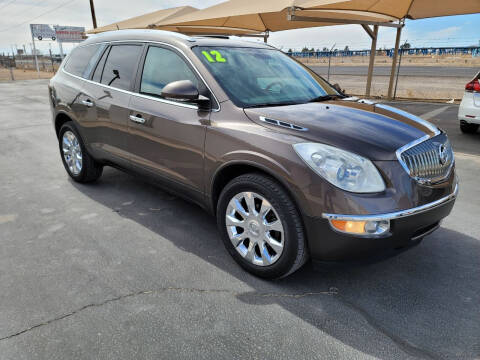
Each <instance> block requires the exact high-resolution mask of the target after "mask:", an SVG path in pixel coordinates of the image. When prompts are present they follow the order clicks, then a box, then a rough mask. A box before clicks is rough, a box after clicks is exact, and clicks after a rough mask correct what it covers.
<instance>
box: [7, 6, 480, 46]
mask: <svg viewBox="0 0 480 360" xmlns="http://www.w3.org/2000/svg"><path fill="white" fill-rule="evenodd" d="M66 1H67V0H42V1H39V0H16V1H14V2H13V3H11V4H10V5H8V6H6V7H5V8H3V9H1V10H0V53H1V52H2V51H4V52H11V50H10V49H11V45H13V44H17V45H18V46H19V47H22V45H23V44H25V45H26V47H27V49H28V48H29V45H28V44H29V43H30V42H31V41H32V40H31V35H30V29H29V26H28V22H27V23H26V24H24V25H20V26H19V25H18V24H21V23H23V22H25V21H28V20H29V19H32V18H34V17H36V16H38V15H40V14H43V13H46V14H45V15H43V16H41V17H39V18H38V19H35V20H34V21H32V22H33V23H43V24H60V25H72V26H84V27H86V28H87V29H90V28H91V27H92V19H91V16H90V7H89V2H88V1H86V0H76V1H73V2H72V3H69V4H68V5H65V6H64V7H62V8H60V9H58V10H56V11H54V12H48V10H50V9H54V8H56V7H58V6H60V5H61V4H63V3H65V2H66ZM223 1H224V0H164V1H158V0H135V1H133V2H132V1H131V0H95V10H96V15H97V22H98V25H99V26H103V25H107V24H111V23H113V22H116V21H120V20H124V19H127V18H130V17H133V16H138V15H142V14H145V13H148V12H152V11H155V10H159V9H162V8H169V7H175V6H182V5H190V6H194V7H197V8H205V7H208V6H212V5H215V4H218V3H220V2H223ZM258 1H261V0H258ZM4 3H5V2H1V0H0V8H1V6H2V4H4ZM471 17H474V18H469V20H471V21H474V22H475V23H476V22H478V19H480V16H479V15H471ZM449 21H451V22H450V23H449V24H448V26H446V27H445V28H443V29H440V30H435V31H429V30H430V29H435V28H438V26H439V24H440V23H441V20H440V19H428V20H419V21H407V26H405V28H404V29H403V31H402V42H403V41H405V40H406V39H408V41H409V42H413V44H414V45H418V44H422V43H425V44H427V45H429V46H431V45H438V44H440V42H429V41H425V40H427V39H444V42H443V43H442V45H445V43H446V42H451V41H450V40H448V38H450V37H452V36H454V35H456V34H458V33H459V32H460V30H461V27H460V26H453V25H456V24H457V23H458V21H460V20H459V19H457V17H449ZM452 21H453V24H452ZM444 25H446V24H444ZM464 28H465V27H464ZM2 30H4V31H2ZM395 33H396V30H395V29H392V28H382V27H381V28H380V32H379V39H378V48H384V47H386V48H392V47H393V46H394V43H395ZM463 35H464V34H463V32H462V36H463ZM471 36H472V35H471ZM36 43H37V46H38V48H39V49H40V50H42V51H44V52H48V48H49V46H50V45H51V46H52V49H53V50H54V52H58V44H57V43H52V42H50V43H48V42H46V41H42V42H40V41H38V42H36ZM269 43H271V44H273V45H275V46H277V47H283V48H284V49H288V48H295V49H301V48H302V47H304V46H307V47H309V48H311V47H314V48H315V49H317V48H323V47H328V48H330V47H331V46H332V45H333V44H334V43H335V44H336V48H338V49H343V48H344V47H345V46H346V45H348V46H349V48H350V49H369V48H370V44H371V40H370V38H369V37H368V35H367V34H366V32H365V31H364V30H363V29H362V27H361V26H360V25H343V26H326V27H321V28H311V29H298V30H290V31H282V32H277V33H271V35H270V39H269ZM73 46H74V45H65V48H66V51H69V49H71V48H72V47H73Z"/></svg>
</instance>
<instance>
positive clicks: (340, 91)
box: [332, 84, 344, 94]
mask: <svg viewBox="0 0 480 360" xmlns="http://www.w3.org/2000/svg"><path fill="white" fill-rule="evenodd" d="M332 87H333V88H334V89H335V90H337V91H338V92H339V93H340V94H343V93H344V91H342V88H341V87H340V85H338V84H333V85H332Z"/></svg>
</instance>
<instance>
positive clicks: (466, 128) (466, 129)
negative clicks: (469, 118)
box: [460, 123, 480, 134]
mask: <svg viewBox="0 0 480 360" xmlns="http://www.w3.org/2000/svg"><path fill="white" fill-rule="evenodd" d="M479 127H480V125H478V124H469V123H465V124H460V130H461V131H462V132H463V133H466V134H474V133H476V132H477V130H478V128H479Z"/></svg>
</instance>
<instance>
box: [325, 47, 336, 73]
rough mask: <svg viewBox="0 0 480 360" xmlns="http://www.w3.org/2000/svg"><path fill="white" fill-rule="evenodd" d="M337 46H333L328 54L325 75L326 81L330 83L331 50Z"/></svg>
mask: <svg viewBox="0 0 480 360" xmlns="http://www.w3.org/2000/svg"><path fill="white" fill-rule="evenodd" d="M335 45H337V43H335V44H333V46H332V48H331V49H330V52H329V53H328V74H327V81H328V82H330V62H331V61H332V50H333V48H334V47H335Z"/></svg>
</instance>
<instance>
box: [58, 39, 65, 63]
mask: <svg viewBox="0 0 480 360" xmlns="http://www.w3.org/2000/svg"><path fill="white" fill-rule="evenodd" d="M58 46H59V48H60V59H62V60H63V57H64V55H63V45H62V42H61V41H59V42H58Z"/></svg>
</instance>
